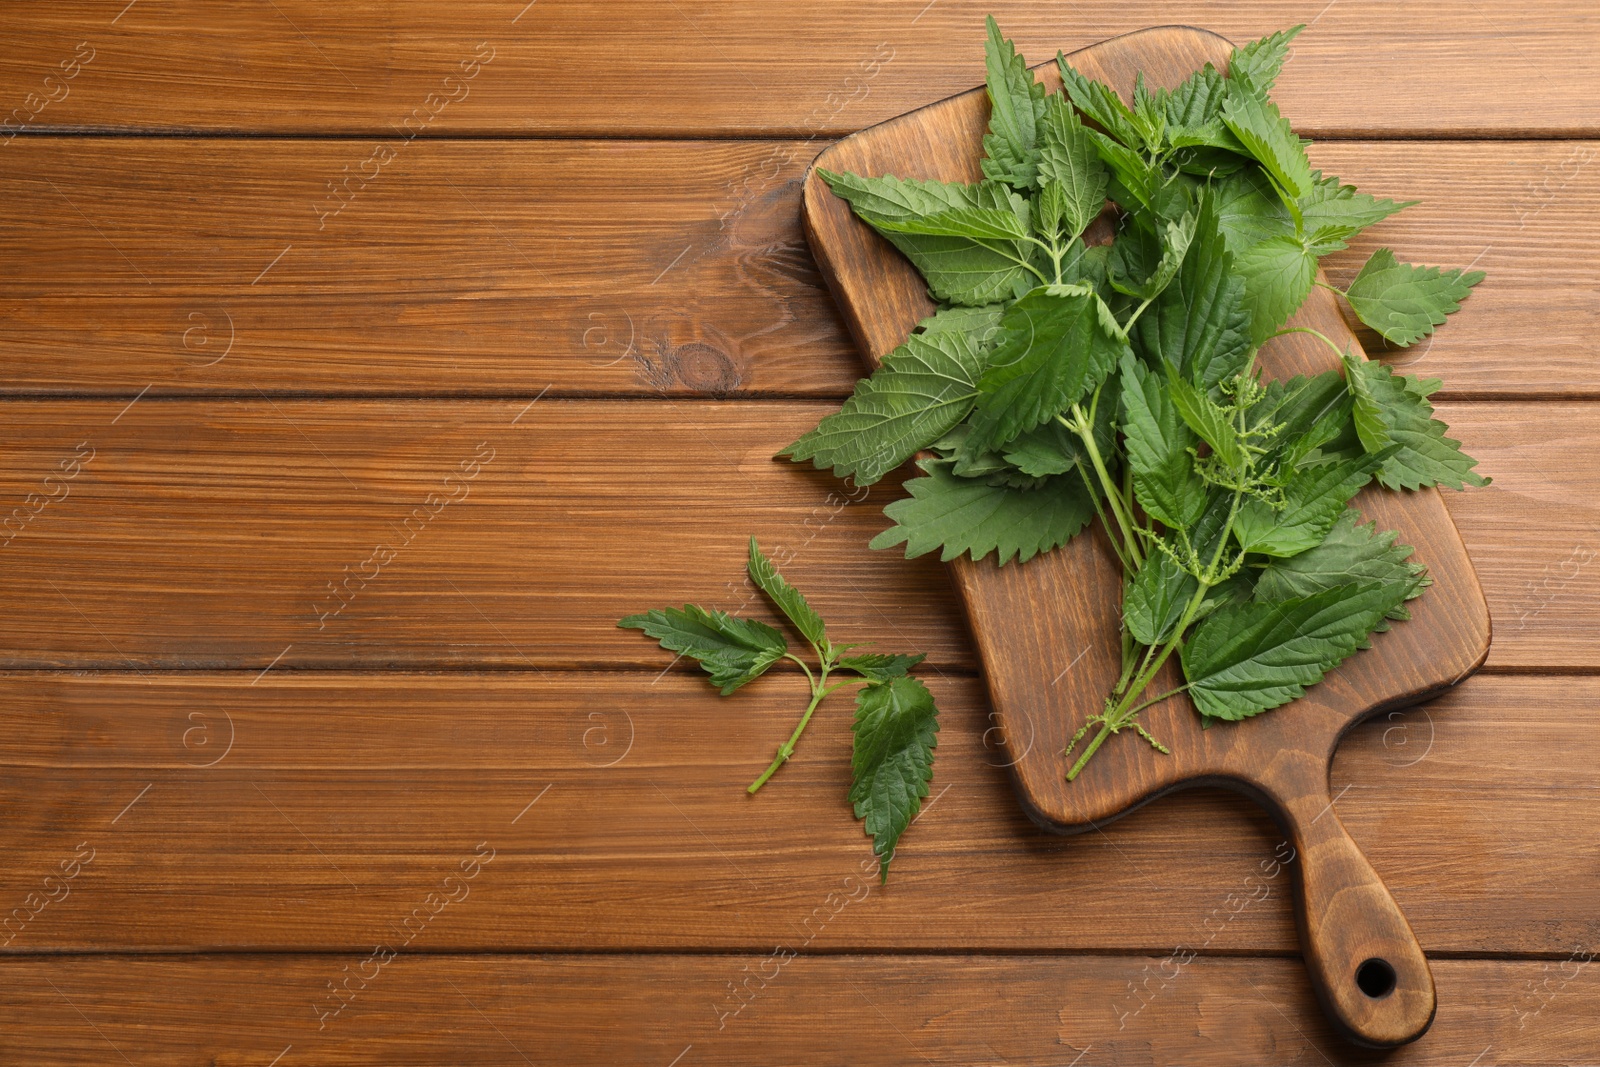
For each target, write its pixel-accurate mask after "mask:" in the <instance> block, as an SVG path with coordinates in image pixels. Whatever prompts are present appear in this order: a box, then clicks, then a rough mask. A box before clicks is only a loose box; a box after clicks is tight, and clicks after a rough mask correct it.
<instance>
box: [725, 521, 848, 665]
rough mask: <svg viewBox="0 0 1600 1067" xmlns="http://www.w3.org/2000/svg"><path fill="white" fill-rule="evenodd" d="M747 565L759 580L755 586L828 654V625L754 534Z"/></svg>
mask: <svg viewBox="0 0 1600 1067" xmlns="http://www.w3.org/2000/svg"><path fill="white" fill-rule="evenodd" d="M745 569H746V570H747V571H749V573H750V580H751V581H752V582H755V583H756V588H758V589H760V590H761V591H762V592H763V593H765V594H767V596H768V597H769V598H770V599H771V600H772V602H773V603H774V604H776V605H777V606H778V610H779V611H781V612H783V614H784V616H785V617H786V618H787V619H788V620H789V621H790V622H792V623H794V628H795V629H796V630H799V631H800V635H801V636H802V637H804V638H805V639H806V640H807V641H809V642H811V647H812V648H814V649H816V650H817V654H818V655H819V656H825V655H827V649H828V648H829V647H830V646H829V644H828V628H827V625H826V624H825V623H823V621H822V616H821V615H818V614H817V613H816V611H815V610H813V609H812V607H811V605H810V604H808V603H806V598H805V597H803V596H801V595H800V590H798V589H796V588H795V587H794V586H792V585H790V584H789V582H788V580H787V579H785V578H784V576H783V575H781V574H779V573H778V568H777V567H775V566H773V564H772V561H771V560H770V559H768V558H767V557H766V556H765V555H764V554H763V553H762V551H761V546H760V545H758V544H756V539H755V538H754V537H752V538H750V559H749V561H748V562H747V564H746V567H745Z"/></svg>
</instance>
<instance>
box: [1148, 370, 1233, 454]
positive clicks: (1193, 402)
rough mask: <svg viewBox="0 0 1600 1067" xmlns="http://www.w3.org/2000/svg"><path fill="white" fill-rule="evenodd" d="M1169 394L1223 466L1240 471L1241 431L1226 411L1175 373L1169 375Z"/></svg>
mask: <svg viewBox="0 0 1600 1067" xmlns="http://www.w3.org/2000/svg"><path fill="white" fill-rule="evenodd" d="M1167 391H1168V393H1169V394H1170V395H1171V397H1172V405H1173V407H1174V408H1175V409H1176V410H1177V412H1178V416H1179V417H1180V418H1181V419H1183V421H1184V422H1185V423H1187V424H1188V425H1189V429H1191V430H1193V431H1194V432H1195V433H1197V434H1199V435H1200V440H1202V441H1204V442H1205V443H1206V444H1208V445H1210V446H1211V451H1212V452H1213V453H1214V454H1215V455H1216V457H1217V458H1218V459H1219V460H1221V461H1222V463H1223V465H1224V466H1227V467H1232V468H1235V469H1237V468H1239V467H1241V466H1242V465H1243V464H1244V461H1245V452H1244V444H1243V442H1241V441H1240V440H1239V428H1238V427H1237V426H1235V425H1234V424H1233V417H1232V416H1231V415H1230V414H1229V413H1228V411H1227V410H1226V409H1225V408H1223V407H1222V406H1221V405H1220V404H1218V403H1217V402H1216V401H1215V400H1212V399H1211V397H1210V396H1208V395H1206V394H1205V393H1202V392H1201V391H1200V390H1198V389H1196V388H1195V387H1194V386H1192V385H1190V384H1189V383H1188V382H1186V381H1184V380H1183V379H1182V378H1179V377H1178V376H1177V375H1175V374H1171V373H1169V374H1168V375H1167Z"/></svg>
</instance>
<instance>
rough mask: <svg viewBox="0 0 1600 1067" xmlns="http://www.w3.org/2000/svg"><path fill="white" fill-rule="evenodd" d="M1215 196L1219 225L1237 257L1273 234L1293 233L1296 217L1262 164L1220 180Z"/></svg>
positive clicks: (1215, 187)
mask: <svg viewBox="0 0 1600 1067" xmlns="http://www.w3.org/2000/svg"><path fill="white" fill-rule="evenodd" d="M1212 199H1213V201H1214V202H1215V204H1216V209H1217V229H1218V230H1219V231H1221V233H1222V237H1223V240H1224V241H1226V242H1227V245H1228V251H1229V252H1231V253H1233V255H1234V257H1235V258H1237V257H1239V256H1241V255H1243V254H1244V253H1245V252H1246V251H1247V250H1249V249H1250V248H1252V247H1254V246H1255V245H1258V244H1260V243H1261V242H1262V241H1265V240H1267V239H1268V238H1269V237H1293V236H1294V234H1295V228H1294V220H1293V219H1292V218H1290V217H1289V210H1288V208H1286V207H1284V206H1283V202H1282V201H1281V200H1280V199H1278V193H1277V191H1276V190H1275V189H1273V187H1272V181H1271V179H1269V178H1268V177H1267V175H1266V173H1265V172H1264V171H1262V170H1261V169H1260V168H1259V167H1254V166H1251V167H1247V168H1246V169H1244V170H1242V171H1239V172H1238V173H1235V174H1230V175H1228V176H1227V177H1226V178H1223V179H1222V180H1221V181H1219V182H1217V183H1216V185H1215V186H1214V187H1213V192H1212Z"/></svg>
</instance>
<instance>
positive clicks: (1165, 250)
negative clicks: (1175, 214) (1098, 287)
mask: <svg viewBox="0 0 1600 1067" xmlns="http://www.w3.org/2000/svg"><path fill="white" fill-rule="evenodd" d="M1194 230H1195V216H1194V215H1192V214H1189V213H1185V214H1184V215H1183V216H1182V217H1181V218H1178V219H1175V220H1164V221H1163V222H1162V223H1161V229H1160V231H1159V232H1156V231H1153V230H1144V229H1141V228H1138V227H1135V228H1133V229H1129V230H1125V231H1123V233H1122V235H1121V236H1120V237H1118V239H1117V241H1116V243H1115V244H1113V245H1112V247H1111V259H1110V261H1109V263H1108V264H1107V279H1108V280H1109V281H1110V283H1111V287H1112V288H1113V289H1115V290H1116V291H1117V292H1119V293H1125V294H1126V295H1128V296H1131V297H1135V298H1137V299H1140V300H1154V299H1155V298H1156V297H1157V296H1159V295H1160V294H1161V293H1162V291H1163V290H1165V289H1166V288H1167V286H1168V285H1169V284H1171V282H1172V279H1173V278H1174V277H1176V276H1177V273H1178V269H1179V268H1180V267H1181V266H1183V260H1184V256H1185V254H1186V253H1187V252H1188V251H1189V243H1190V241H1192V240H1193V239H1194Z"/></svg>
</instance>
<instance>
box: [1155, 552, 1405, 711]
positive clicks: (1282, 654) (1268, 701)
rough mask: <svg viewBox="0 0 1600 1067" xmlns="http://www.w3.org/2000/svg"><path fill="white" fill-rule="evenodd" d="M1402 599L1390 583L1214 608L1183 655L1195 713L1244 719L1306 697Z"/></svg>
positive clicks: (1184, 668)
mask: <svg viewBox="0 0 1600 1067" xmlns="http://www.w3.org/2000/svg"><path fill="white" fill-rule="evenodd" d="M1406 595H1407V593H1406V592H1405V591H1404V590H1403V589H1401V588H1399V587H1398V586H1395V585H1391V584H1367V585H1339V586H1335V587H1333V588H1331V589H1325V590H1322V591H1321V592H1318V593H1313V594H1311V595H1310V596H1303V597H1290V598H1288V599H1285V600H1272V601H1253V602H1250V603H1244V604H1231V605H1228V606H1225V607H1222V608H1219V609H1218V610H1217V611H1215V612H1214V613H1213V614H1211V615H1210V616H1209V617H1207V618H1206V619H1205V620H1204V621H1202V622H1201V623H1200V624H1199V625H1198V626H1197V627H1195V630H1194V634H1193V636H1192V637H1190V638H1189V640H1188V641H1187V642H1186V643H1185V644H1184V646H1183V650H1182V652H1181V654H1180V655H1181V659H1182V663H1183V673H1184V677H1185V678H1187V679H1188V680H1189V696H1190V698H1191V699H1193V701H1194V704H1195V708H1196V710H1198V711H1199V712H1200V714H1202V715H1207V716H1210V717H1212V718H1216V719H1235V720H1236V719H1244V718H1248V717H1249V716H1251V715H1259V714H1260V713H1261V712H1263V711H1269V710H1271V709H1272V708H1276V707H1279V706H1281V705H1283V704H1287V703H1288V702H1289V701H1291V700H1294V699H1296V698H1298V697H1301V696H1303V695H1304V694H1305V691H1306V687H1307V686H1310V685H1315V684H1316V683H1317V682H1320V681H1321V680H1322V678H1323V676H1324V675H1325V674H1327V672H1328V671H1330V670H1332V669H1333V668H1334V667H1337V666H1338V665H1339V664H1340V663H1343V662H1344V661H1345V660H1346V659H1347V658H1349V656H1350V654H1351V653H1353V652H1355V651H1356V650H1357V649H1358V648H1361V647H1362V646H1363V645H1364V644H1365V643H1366V640H1367V637H1368V635H1370V634H1371V633H1372V632H1373V631H1374V630H1376V629H1377V628H1378V626H1379V625H1380V624H1381V623H1382V622H1383V620H1384V618H1385V617H1386V616H1387V615H1388V614H1389V613H1390V612H1391V611H1392V610H1394V608H1395V607H1396V606H1397V605H1398V604H1400V603H1402V602H1404V600H1405V598H1406Z"/></svg>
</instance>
